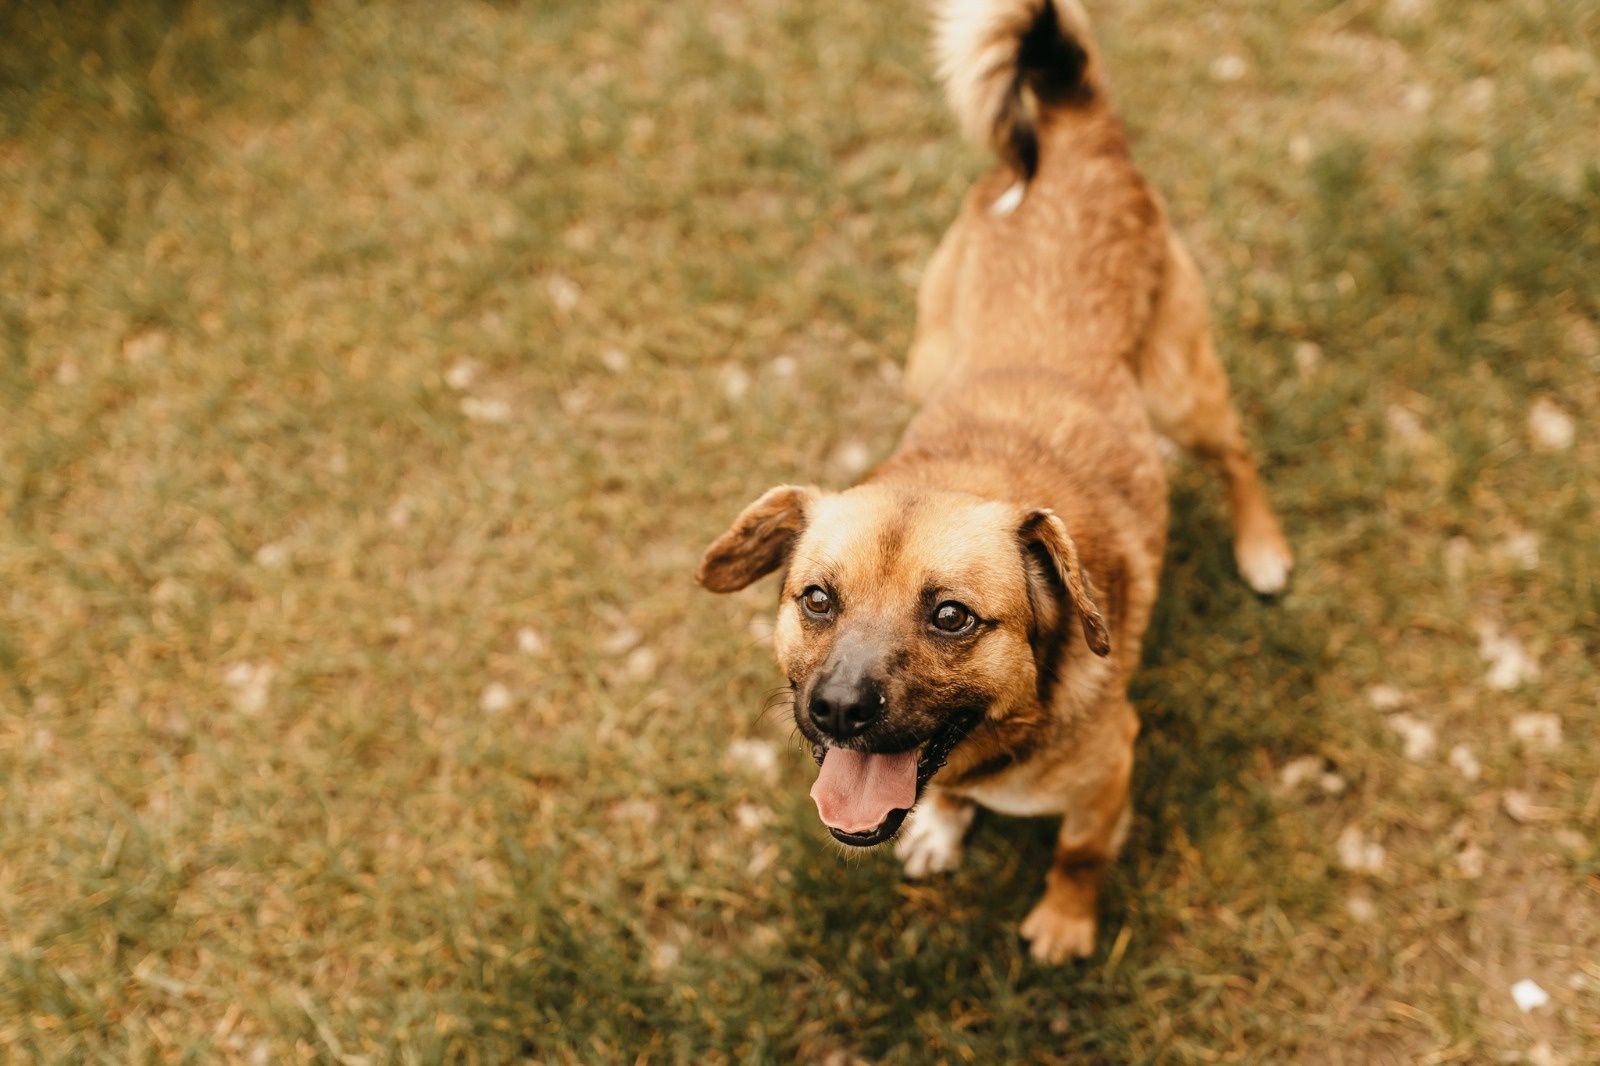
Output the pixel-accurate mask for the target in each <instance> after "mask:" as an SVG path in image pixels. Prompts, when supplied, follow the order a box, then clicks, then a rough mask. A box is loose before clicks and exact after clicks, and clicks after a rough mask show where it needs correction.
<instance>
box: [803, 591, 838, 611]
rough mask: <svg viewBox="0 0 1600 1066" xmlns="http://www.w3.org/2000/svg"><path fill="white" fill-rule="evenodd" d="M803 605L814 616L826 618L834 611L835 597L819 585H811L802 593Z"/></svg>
mask: <svg viewBox="0 0 1600 1066" xmlns="http://www.w3.org/2000/svg"><path fill="white" fill-rule="evenodd" d="M800 603H801V606H803V607H805V609H806V613H807V614H809V615H811V616H812V617H813V618H826V617H827V616H828V615H829V614H830V613H831V612H832V611H833V597H832V596H830V595H828V593H827V590H826V589H824V588H822V587H821V586H819V585H810V586H808V587H807V588H806V590H805V591H804V592H802V593H801V594H800Z"/></svg>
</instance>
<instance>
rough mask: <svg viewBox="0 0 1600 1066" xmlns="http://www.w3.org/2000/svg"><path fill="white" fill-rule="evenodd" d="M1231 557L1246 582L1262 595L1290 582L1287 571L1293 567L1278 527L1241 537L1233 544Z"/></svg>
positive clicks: (1292, 558) (1268, 594)
mask: <svg viewBox="0 0 1600 1066" xmlns="http://www.w3.org/2000/svg"><path fill="white" fill-rule="evenodd" d="M1234 559H1235V561H1237V562H1238V564H1239V574H1240V576H1242V577H1243V578H1244V580H1245V584H1247V585H1249V586H1250V587H1251V588H1252V589H1254V590H1255V592H1256V594H1257V595H1261V596H1276V595H1277V594H1278V593H1280V592H1282V591H1283V590H1284V588H1285V587H1286V586H1287V585H1288V584H1289V571H1290V570H1293V569H1294V555H1293V554H1292V553H1291V552H1290V551H1289V542H1288V541H1286V540H1284V539H1283V534H1282V533H1279V532H1278V531H1277V530H1273V531H1272V532H1271V533H1270V534H1261V535H1257V536H1254V537H1251V538H1249V539H1247V540H1240V541H1239V543H1238V544H1237V545H1235V547H1234Z"/></svg>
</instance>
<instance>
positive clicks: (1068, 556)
mask: <svg viewBox="0 0 1600 1066" xmlns="http://www.w3.org/2000/svg"><path fill="white" fill-rule="evenodd" d="M1017 535H1018V536H1019V537H1021V538H1022V549H1023V553H1024V557H1025V559H1028V558H1029V557H1031V560H1032V561H1031V562H1029V564H1028V565H1027V571H1028V598H1029V599H1030V600H1032V601H1033V604H1034V613H1035V615H1036V616H1038V615H1039V614H1040V613H1041V610H1046V611H1049V612H1050V615H1049V617H1048V618H1040V619H1038V621H1039V623H1040V625H1041V626H1043V627H1046V628H1053V627H1054V624H1055V617H1054V612H1055V611H1056V610H1057V609H1058V608H1057V607H1056V606H1055V604H1056V599H1057V597H1058V596H1060V595H1062V594H1063V593H1064V594H1065V595H1066V598H1067V599H1068V600H1069V601H1071V603H1072V606H1073V608H1074V609H1076V610H1077V612H1078V618H1079V620H1080V621H1081V622H1082V623H1083V639H1084V641H1085V642H1086V643H1087V644H1088V645H1089V649H1090V650H1091V651H1093V652H1094V653H1095V654H1096V655H1110V654H1111V634H1110V632H1109V631H1108V630H1107V629H1106V620H1105V619H1104V618H1103V617H1101V615H1100V608H1099V607H1098V606H1096V604H1095V602H1094V597H1093V595H1092V593H1091V589H1090V585H1089V577H1088V575H1087V574H1085V573H1084V572H1083V566H1082V565H1081V564H1080V563H1079V562H1078V546H1077V545H1076V544H1074V543H1072V536H1071V535H1070V534H1069V533H1068V532H1067V526H1066V523H1064V522H1062V521H1061V519H1060V518H1059V517H1058V516H1057V515H1056V513H1055V512H1054V511H1051V510H1047V509H1044V508H1041V509H1039V510H1035V511H1029V512H1028V513H1027V514H1026V515H1024V516H1023V519H1022V525H1021V527H1020V528H1019V529H1018V530H1017ZM1041 586H1042V587H1041Z"/></svg>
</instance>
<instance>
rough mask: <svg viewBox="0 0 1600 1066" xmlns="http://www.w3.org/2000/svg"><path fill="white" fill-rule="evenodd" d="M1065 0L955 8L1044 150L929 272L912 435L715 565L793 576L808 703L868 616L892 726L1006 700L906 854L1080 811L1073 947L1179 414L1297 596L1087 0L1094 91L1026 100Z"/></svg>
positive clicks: (979, 96)
mask: <svg viewBox="0 0 1600 1066" xmlns="http://www.w3.org/2000/svg"><path fill="white" fill-rule="evenodd" d="M1045 2H1048V0H990V2H987V3H982V2H978V0H959V2H952V3H951V4H949V5H948V7H949V10H948V11H947V12H946V19H945V22H944V28H943V32H942V37H941V48H942V51H943V54H944V72H945V75H946V78H947V81H948V83H949V85H950V88H951V93H952V100H953V103H955V105H956V107H957V110H958V114H959V115H960V117H961V118H962V120H963V124H964V125H965V126H966V127H967V128H968V129H969V130H972V131H974V132H975V133H976V134H977V135H979V136H984V137H985V139H992V140H994V141H995V142H996V143H997V144H1001V143H1003V142H1005V141H1006V138H1008V137H1014V134H1015V130H1013V129H1012V127H1011V125H1009V124H1013V123H1021V122H1026V123H1028V124H1029V129H1027V130H1024V131H1023V132H1024V133H1027V134H1028V135H1030V136H1033V137H1036V139H1037V160H1038V165H1037V170H1036V171H1035V172H1033V173H1032V174H1022V175H1019V173H1018V172H1017V166H1018V164H1017V162H1016V160H1017V159H1024V158H1026V153H1025V152H1024V153H1019V154H1017V155H1015V156H1014V157H1013V156H1011V155H1010V154H1008V158H1012V165H1011V166H1007V167H1002V168H1000V169H997V170H996V171H995V172H993V173H991V174H990V175H989V176H987V177H986V178H984V179H982V180H980V181H979V182H978V183H977V185H976V187H975V188H974V189H973V190H972V191H971V193H970V194H969V195H968V197H967V199H966V202H965V204H964V205H963V207H962V209H961V213H960V217H959V218H957V220H956V222H955V224H954V225H953V226H952V227H951V229H950V231H949V232H948V233H947V235H946V236H945V238H944V240H943V242H942V243H941V244H940V246H939V248H938V250H937V251H936V253H935V254H934V256H933V259H932V261H931V262H930V264H929V266H928V270H927V273H926V276H925V277H924V279H923V282H922V286H921V290H920V292H919V295H918V301H917V308H918V324H917V332H916V338H915V341H914V343H913V345H912V349H911V353H910V357H909V365H908V369H907V383H908V387H909V389H910V391H911V392H912V394H913V396H914V397H916V398H917V399H918V400H919V401H920V402H921V408H920V410H919V411H918V413H917V415H916V416H915V418H914V419H913V420H912V422H911V424H910V426H909V427H908V428H907V430H906V432H905V435H904V437H903V439H902V440H901V442H900V445H899V447H898V448H897V449H896V451H895V452H894V454H893V455H891V456H890V457H889V459H888V460H887V461H885V462H884V463H883V464H882V465H881V466H879V467H878V468H877V469H876V470H874V471H873V472H872V473H871V474H870V475H869V476H868V477H867V478H865V479H864V480H863V481H862V483H861V484H859V485H858V486H856V487H855V488H852V489H849V490H847V491H845V492H842V493H836V494H827V493H823V492H820V491H818V490H815V489H799V488H792V487H782V488H779V489H775V490H773V491H772V492H770V493H768V494H767V495H766V496H763V497H762V499H761V500H759V501H757V502H756V503H755V504H753V505H751V507H750V508H748V509H747V510H746V512H745V513H744V514H743V515H741V516H740V518H739V520H738V521H737V522H736V523H735V525H734V527H733V528H732V529H730V530H729V531H728V532H727V533H725V534H724V535H723V536H722V537H721V538H719V539H718V540H717V542H716V543H714V544H713V545H712V546H711V548H710V549H708V551H707V553H706V558H705V560H704V562H703V563H702V568H701V580H702V582H703V583H704V584H706V585H707V587H710V588H712V589H715V590H723V591H725V590H728V589H732V588H738V587H742V586H743V585H745V584H748V583H749V582H750V581H753V580H755V578H756V577H758V576H760V575H761V574H763V573H766V572H769V571H771V570H774V569H778V568H780V567H781V568H783V569H784V570H785V576H784V584H783V593H782V598H781V601H780V602H781V606H780V611H779V617H778V623H777V630H776V647H777V653H778V660H779V662H780V664H781V665H782V667H783V669H784V670H785V672H786V674H787V675H788V677H789V678H790V680H791V682H793V683H794V684H795V687H796V691H797V692H798V693H801V694H802V697H803V694H804V691H805V685H806V679H807V678H808V677H809V676H811V674H812V673H813V672H814V671H815V670H816V668H817V667H818V665H819V664H820V663H822V662H823V661H824V659H825V658H826V657H827V655H828V654H829V652H830V650H831V649H832V648H833V646H834V644H835V642H836V641H838V640H842V639H846V636H845V635H846V634H851V635H850V636H849V638H848V639H853V640H855V639H870V640H873V641H877V642H880V643H881V644H882V646H884V647H886V648H892V649H893V650H894V654H893V656H891V660H892V672H893V675H894V677H893V679H892V684H893V687H892V688H891V689H890V692H891V697H892V698H891V702H892V703H894V704H895V710H894V714H895V715H896V716H897V717H896V719H895V723H894V724H895V727H896V728H900V729H903V730H904V731H906V733H907V735H910V734H913V733H918V732H919V731H926V729H928V728H932V726H933V724H935V723H933V719H934V718H936V717H937V714H938V713H939V711H938V708H939V707H941V706H945V705H948V703H949V699H948V698H946V697H943V696H941V695H940V694H942V693H950V692H959V693H961V694H962V698H963V699H966V700H968V701H970V702H978V703H981V704H982V705H983V706H985V707H986V712H985V714H984V718H983V721H982V724H981V725H980V726H979V727H978V728H977V729H975V730H974V731H973V732H972V733H971V734H970V736H968V738H967V739H966V740H965V741H964V742H962V743H961V744H960V745H959V746H958V747H957V748H956V749H955V750H954V752H953V753H952V754H951V756H950V758H949V761H948V762H947V764H946V765H945V766H944V768H943V770H942V771H940V772H939V773H938V774H937V776H936V777H935V778H934V779H933V781H932V782H931V784H930V786H929V787H928V789H927V791H926V793H925V794H924V796H923V798H922V801H921V802H920V804H919V806H918V807H917V809H916V810H915V811H914V812H913V814H912V816H911V820H910V821H909V822H908V823H907V825H906V827H905V828H904V830H903V831H902V834H901V839H900V842H899V846H898V848H899V851H900V853H901V855H902V857H903V858H904V859H905V860H906V863H907V869H908V871H909V872H911V873H914V874H915V873H926V872H931V871H932V870H936V869H944V868H948V867H949V866H951V865H953V864H954V862H955V861H956V858H957V857H958V856H959V841H960V836H961V833H962V832H963V831H964V830H965V828H966V825H967V823H968V822H969V821H970V817H971V815H970V810H971V805H972V804H980V805H983V806H987V807H990V808H992V809H995V810H998V811H1001V812H1003V813H1010V814H1018V815H1059V816H1061V818H1062V823H1061V829H1060V833H1059V838H1058V845H1057V849H1056V856H1055V861H1054V863H1053V865H1052V867H1051V869H1050V871H1049V873H1048V875H1047V877H1046V888H1045V893H1044V896H1043V898H1042V899H1041V900H1040V901H1039V903H1038V905H1037V906H1035V907H1034V909H1033V910H1032V912H1031V913H1030V914H1029V915H1028V916H1027V918H1026V919H1025V921H1024V922H1023V925H1022V932H1023V934H1024V936H1026V937H1027V938H1028V940H1029V941H1030V944H1031V950H1032V953H1033V954H1034V956H1035V957H1037V958H1039V959H1041V960H1044V961H1051V962H1053V961H1059V960H1062V959H1065V958H1068V957H1071V956H1075V955H1084V954H1087V953H1089V952H1090V951H1091V950H1092V948H1093V945H1094V931H1095V913H1096V897H1097V893H1098V890H1099V884H1100V879H1101V875H1102V873H1103V871H1104V869H1105V866H1106V864H1107V863H1108V862H1109V861H1110V860H1111V859H1112V858H1113V857H1114V855H1115V854H1116V852H1117V850H1118V849H1119V848H1120V846H1121V843H1122V839H1123V837H1124V836H1125V835H1126V832H1127V828H1128V822H1129V811H1128V783H1129V778H1130V775H1131V772H1132V767H1133V741H1134V737H1135V734H1136V733H1137V732H1138V722H1137V718H1136V716H1135V714H1134V711H1133V708H1132V707H1131V706H1130V705H1129V703H1128V701H1127V698H1126V690H1127V684H1128V680H1129V676H1130V674H1131V672H1132V671H1133V669H1134V667H1135V666H1136V665H1137V663H1138V662H1139V657H1140V644H1141V640H1142V638H1143V634H1144V630H1145V626H1146V624H1147V622H1148V620H1149V617H1150V612H1151V608H1152V606H1153V604H1154V601H1155V596H1156V589H1157V584H1158V581H1159V576H1160V568H1161V558H1162V552H1163V546H1164V541H1165V537H1166V529H1167V486H1166V479H1165V475H1164V471H1163V466H1162V460H1161V457H1160V455H1159V453H1158V451H1157V434H1158V433H1159V434H1165V435H1166V436H1168V437H1170V438H1171V439H1172V440H1174V441H1176V442H1177V443H1178V444H1180V445H1182V446H1184V447H1186V448H1189V449H1190V450H1192V451H1194V452H1195V453H1196V454H1198V455H1201V456H1203V457H1204V458H1206V459H1207V460H1210V461H1212V462H1213V463H1215V464H1216V466H1217V467H1218V468H1219V469H1220V471H1221V472H1222V474H1223V476H1224V477H1225V479H1226V481H1227V485H1228V488H1229V492H1230V497H1231V503H1232V511H1233V518H1234V526H1235V552H1236V556H1237V559H1238V562H1239V567H1240V570H1241V572H1242V574H1243V575H1244V577H1245V578H1246V580H1247V581H1249V582H1250V583H1251V584H1252V585H1253V586H1254V587H1256V588H1257V589H1258V590H1260V591H1264V592H1276V591H1278V590H1279V589H1281V588H1282V586H1283V583H1284V580H1285V578H1286V577H1287V574H1288V571H1289V567H1290V555H1289V549H1288V546H1287V544H1286V542H1285V541H1284V538H1283V535H1282V533H1281V532H1280V530H1279V527H1278V523H1277V520H1276V518H1275V517H1274V516H1273V513H1272V510H1271V508H1270V507H1269V505H1268V503H1267V501H1266V498H1265V496H1264V495H1263V492H1262V488H1261V484H1260V480H1259V477H1258V476H1257V472H1256V468H1255V464H1254V462H1253V460H1252V459H1251V457H1250V452H1249V449H1248V446H1247V445H1246V443H1245V440H1244V437H1243V435H1242V433H1241V431H1240V427H1239V420H1238V418H1237V416H1236V415H1235V413H1234V411H1233V408H1232V406H1231V404H1230V401H1229V396H1228V386H1227V381H1226V378H1225V377H1224V374H1223V371H1222V367H1221V365H1220V364H1219V363H1218V361H1217V357H1216V354H1215V352H1214V350H1213V348H1212V343H1211V338H1210V331H1209V326H1208V323H1207V316H1206V307H1205V298H1204V293H1203V290H1202V288H1201V283H1200V280H1199V275H1198V272H1197V271H1196V269H1195V266H1194V263H1193V261H1192V260H1191V258H1190V256H1189V254H1188V252H1187V251H1186V250H1185V248H1184V246H1183V244H1182V243H1181V242H1180V241H1179V239H1178V237H1177V236H1176V234H1175V233H1173V231H1172V229H1171V228H1170V226H1169V225H1168V223H1167V220H1166V216H1165V212H1164V210H1163V208H1162V205H1161V203H1160V201H1159V199H1158V198H1157V196H1156V195H1155V194H1154V193H1153V192H1152V191H1151V190H1150V188H1149V187H1148V186H1147V185H1146V183H1145V181H1144V179H1143V178H1142V177H1141V176H1140V174H1139V172H1138V171H1137V169H1136V168H1135V167H1134V164H1133V162H1132V160H1131V158H1130V157H1129V153H1128V147H1127V142H1126V137H1125V135H1124V132H1123V129H1122V126H1121V124H1120V123H1119V121H1118V120H1117V118H1116V116H1115V115H1114V113H1113V111H1112V109H1111V106H1110V103H1109V101H1108V98H1107V95H1106V91H1105V85H1104V83H1103V80H1102V79H1101V78H1100V75H1099V71H1100V61H1099V59H1098V56H1097V55H1096V53H1095V50H1094V46H1093V43H1092V41H1091V40H1090V39H1089V37H1088V34H1087V23H1086V20H1085V18H1084V16H1083V13H1082V11H1081V9H1080V8H1078V7H1077V5H1076V3H1074V2H1072V0H1063V2H1062V6H1061V7H1060V9H1059V10H1058V12H1057V18H1058V21H1059V25H1060V26H1061V27H1062V28H1063V30H1064V32H1065V34H1066V35H1067V36H1068V37H1070V38H1071V39H1072V40H1073V41H1074V42H1075V43H1076V44H1077V45H1078V46H1080V47H1082V48H1083V49H1084V50H1085V53H1086V56H1085V60H1086V61H1085V63H1084V65H1083V70H1084V78H1085V83H1084V85H1083V86H1082V87H1081V89H1082V91H1080V92H1076V93H1075V94H1073V95H1072V97H1071V99H1070V100H1066V101H1065V102H1059V101H1058V102H1054V103H1052V101H1051V100H1048V99H1043V98H1036V99H1028V98H1026V97H1027V95H1028V94H1027V91H1026V87H1025V86H1024V89H1023V90H1022V96H1023V97H1024V99H1022V100H1020V101H1018V100H1013V99H1008V98H1007V96H1006V94H1007V92H1008V91H1009V90H1008V88H1007V87H1008V86H1014V85H1016V84H1017V83H1018V81H1019V79H1018V78H1016V77H1015V74H1016V72H1015V71H1014V70H1013V69H1010V68H1008V67H1006V65H1005V60H1006V57H1007V55H1009V56H1010V57H1011V60H1012V61H1013V62H1015V61H1016V56H1017V53H1018V44H1017V38H1018V37H1019V36H1020V34H1022V33H1023V32H1025V31H1026V30H1027V28H1028V26H1029V25H1031V24H1032V23H1033V20H1034V19H1036V18H1037V17H1038V13H1039V11H1040V9H1041V7H1042V5H1043V3H1045ZM962 34H966V35H967V37H965V38H964V37H962V36H961V35H962ZM984 34H988V35H989V36H988V37H985V36H984ZM968 38H972V39H968ZM1008 48H1009V49H1010V51H1009V52H1007V49H1008ZM973 57H978V58H977V59H974V58H973ZM997 57H998V59H997ZM979 60H981V62H979ZM974 64H976V65H974ZM986 79H987V80H986ZM1023 178H1026V179H1027V180H1026V181H1025V184H1024V187H1023V188H1021V189H1020V190H1018V189H1017V188H1016V187H1017V186H1018V183H1019V181H1021V180H1022V179H1023ZM1019 191H1020V192H1021V199H1020V202H1017V201H1016V197H1017V195H1018V192H1019ZM1008 192H1009V195H1008ZM1008 200H1009V201H1010V203H1007V201H1008ZM997 203H998V204H999V205H1000V206H999V208H998V209H997V207H996V205H997ZM823 580H826V581H827V582H828V586H829V587H830V588H834V589H837V590H838V595H839V597H840V607H839V618H838V624H830V625H828V626H819V625H817V624H815V623H813V622H811V621H808V619H807V616H806V615H805V613H804V612H803V611H802V610H801V609H800V608H799V606H798V604H797V601H798V599H799V597H800V596H801V594H802V592H803V590H804V589H805V588H807V587H808V585H810V584H813V583H816V582H819V581H823ZM930 587H933V588H936V589H937V590H939V595H941V596H945V597H949V598H954V599H958V600H960V601H961V602H963V603H965V604H966V605H968V606H969V607H971V608H973V609H974V611H975V612H976V613H978V614H979V615H981V616H983V617H984V618H987V619H991V620H992V621H993V623H994V624H993V625H992V627H991V628H989V629H988V630H987V631H986V632H984V634H983V635H982V636H981V637H980V638H978V639H976V640H975V641H974V642H972V643H971V644H970V645H963V646H962V647H961V648H959V649H957V648H953V647H952V646H951V644H950V642H949V641H942V640H939V639H935V638H934V637H931V636H930V635H928V634H927V633H926V632H925V630H926V620H925V618H924V615H923V614H922V613H920V611H921V609H920V608H919V606H918V604H919V603H922V602H925V599H926V596H927V591H926V590H927V589H928V588H930ZM1052 590H1054V591H1052ZM919 596H920V597H923V598H922V599H919ZM862 634H870V636H862ZM1107 642H1109V649H1108V650H1109V654H1105V655H1104V656H1103V657H1102V655H1101V654H1097V652H1099V651H1102V650H1104V645H1105V644H1106V643H1107ZM941 699H943V701H944V702H943V703H941Z"/></svg>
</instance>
